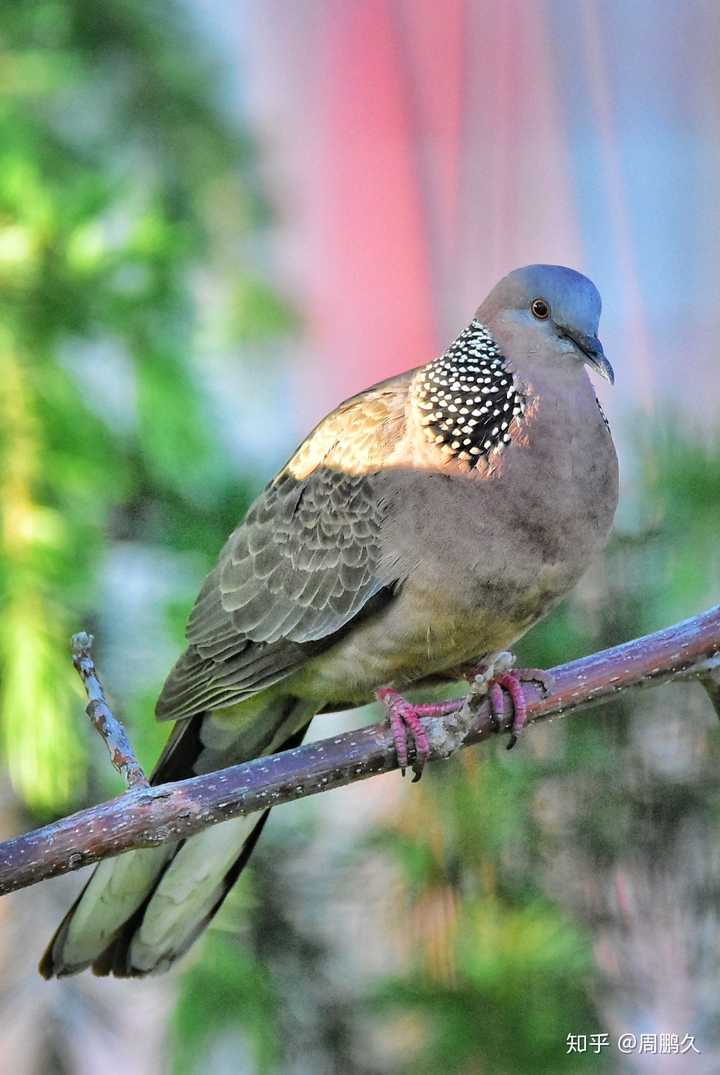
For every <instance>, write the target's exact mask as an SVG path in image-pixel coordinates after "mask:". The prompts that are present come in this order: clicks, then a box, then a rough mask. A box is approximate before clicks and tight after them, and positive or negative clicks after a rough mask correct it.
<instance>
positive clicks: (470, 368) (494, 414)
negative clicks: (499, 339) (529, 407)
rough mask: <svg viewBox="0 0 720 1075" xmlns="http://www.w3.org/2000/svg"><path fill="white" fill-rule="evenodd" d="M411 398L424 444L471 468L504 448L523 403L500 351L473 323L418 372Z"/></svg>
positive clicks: (485, 332) (488, 336)
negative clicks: (428, 442)
mask: <svg viewBox="0 0 720 1075" xmlns="http://www.w3.org/2000/svg"><path fill="white" fill-rule="evenodd" d="M415 399H416V403H417V406H418V407H419V408H420V411H421V412H423V414H422V418H421V422H422V424H423V425H424V426H425V427H426V431H427V434H428V436H429V438H430V440H432V441H433V442H434V443H435V444H437V445H438V446H439V447H441V448H442V447H443V446H444V447H445V449H446V450H447V451H449V453H450V454H451V455H454V456H457V457H458V458H459V459H463V460H466V461H468V462H470V463H471V464H472V465H474V466H477V465H478V463H479V462H480V461H481V460H483V459H487V458H488V457H489V455H490V454H491V452H493V451H498V450H500V449H502V448H503V447H504V445H506V444H509V442H510V440H511V439H512V438H511V434H510V425H511V423H512V421H513V419H518V418H521V417H522V415H523V414H524V412H525V402H526V401H525V399H524V397H523V396H522V395H521V393H520V391H519V389H518V385H517V382H516V380H515V376H514V374H513V373H512V371H511V370H510V369H509V367H508V364H507V362H506V360H505V357H504V356H503V354H502V352H501V351H500V348H499V347H498V345H497V344H496V343H495V340H494V339H493V338H492V336H491V335H490V333H489V332H488V330H487V329H486V328H485V326H484V325H482V324H481V323H480V322H479V321H475V320H473V321H471V322H470V324H469V325H468V327H467V328H466V329H463V331H462V332H461V333H460V335H459V336H458V337H457V339H456V340H455V341H454V342H453V343H451V344H450V347H449V348H448V349H447V351H446V352H445V354H443V355H441V356H440V358H436V359H435V361H434V362H430V363H429V364H428V365H427V366H424V367H423V368H422V369H421V370H420V371H419V373H418V374H417V377H416V380H415Z"/></svg>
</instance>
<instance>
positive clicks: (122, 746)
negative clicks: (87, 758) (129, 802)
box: [72, 631, 149, 789]
mask: <svg viewBox="0 0 720 1075" xmlns="http://www.w3.org/2000/svg"><path fill="white" fill-rule="evenodd" d="M92 644H93V636H92V635H89V634H87V633H86V632H85V631H81V632H80V633H79V634H77V635H73V636H72V653H73V665H74V666H75V669H76V670H77V673H78V675H79V676H80V678H81V679H82V681H83V683H84V684H85V690H86V691H87V696H88V698H89V702H88V704H87V705H86V707H85V712H86V713H87V715H88V717H89V718H90V723H91V724H92V726H93V728H94V729H95V731H96V732H97V733H98V735H100V736H101V737H102V738H103V740H104V741H105V746H106V747H107V748H108V753H109V754H110V760H111V762H112V763H113V765H114V766H115V768H116V769H117V771H118V772H119V773H120V775H121V776H122V777H123V778H124V780H125V783H126V784H127V786H128V787H129V788H131V789H132V788H147V787H149V783H148V779H147V777H146V776H145V773H144V772H143V769H142V766H141V765H140V762H139V761H138V760H137V758H136V757H135V751H134V750H133V748H132V746H131V744H130V740H129V739H128V737H127V733H126V732H125V729H124V728H123V726H122V724H120V722H119V721H118V720H117V718H116V717H115V716H114V715H113V713H112V710H111V709H110V706H109V705H108V704H107V699H106V698H105V691H104V690H103V685H102V683H101V682H100V677H99V676H98V673H97V669H96V667H95V661H94V660H93V657H92Z"/></svg>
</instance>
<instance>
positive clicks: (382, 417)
mask: <svg viewBox="0 0 720 1075" xmlns="http://www.w3.org/2000/svg"><path fill="white" fill-rule="evenodd" d="M397 397H398V390H397V388H394V390H392V391H391V390H389V389H385V388H383V389H382V390H377V391H375V392H373V393H371V394H370V395H369V396H366V397H359V398H357V399H355V400H353V401H349V403H347V404H344V405H343V407H341V408H338V410H337V411H336V412H334V414H333V415H331V416H330V417H329V418H328V419H326V420H325V422H323V423H321V424H320V426H318V428H317V430H315V432H314V433H313V434H311V436H310V437H309V438H308V440H307V441H306V442H305V443H304V444H303V446H302V447H301V448H300V450H299V451H298V453H297V454H296V455H295V456H294V457H293V459H292V460H291V461H290V463H289V464H288V466H287V467H286V468H285V469H284V470H283V471H282V472H281V473H280V475H279V476H278V477H277V478H276V479H275V481H274V482H272V483H271V484H270V485H269V486H267V488H266V489H265V490H264V491H263V493H262V494H261V495H260V497H259V498H258V499H257V500H256V501H255V503H254V505H253V506H252V508H251V509H250V511H249V512H248V515H247V517H246V519H245V520H244V522H243V523H241V525H240V526H239V527H238V528H237V530H235V531H234V533H233V534H232V535H231V537H230V539H229V540H228V542H227V543H226V545H225V548H224V549H223V551H222V553H221V554H220V559H219V561H218V564H217V566H216V567H215V569H214V570H213V571H212V572H211V573H210V575H209V576H208V578H207V579H206V581H205V584H204V586H203V588H202V590H201V591H200V594H199V596H198V599H197V602H196V604H195V607H194V608H193V611H192V614H191V616H190V621H189V624H188V629H187V638H188V643H189V646H188V650H187V651H186V653H185V654H184V655H183V656H182V657H181V658H180V660H179V661H178V663H177V664H176V665H175V667H174V668H173V670H172V672H171V673H170V676H169V677H168V680H167V683H166V684H165V687H164V688H163V692H162V694H161V696H160V699H159V701H158V705H157V714H158V716H159V717H160V718H161V719H171V718H172V719H178V718H180V717H185V716H190V715H192V714H194V713H199V712H202V711H203V710H206V709H210V708H221V707H223V706H228V705H233V704H235V703H236V702H239V701H241V700H242V699H244V698H247V697H249V696H250V695H251V694H254V693H256V692H257V691H259V690H262V689H263V688H265V687H268V686H271V685H272V684H273V683H276V682H278V681H279V680H281V679H283V678H285V677H286V676H287V675H289V674H290V673H291V672H292V671H294V670H295V669H296V668H298V667H299V666H300V665H301V664H302V663H303V662H304V661H305V660H306V659H307V657H308V655H309V654H310V653H316V652H318V651H319V650H321V649H324V648H326V647H327V646H329V645H330V644H331V642H332V639H333V637H334V636H335V635H336V634H337V632H339V631H340V630H342V628H343V627H345V626H346V625H347V624H348V623H349V622H350V621H351V620H352V619H353V618H354V617H355V616H356V615H357V614H358V612H360V610H361V609H362V608H363V607H364V606H365V605H366V604H367V602H368V601H370V600H371V599H372V598H373V597H374V596H375V595H376V594H378V593H379V592H380V591H381V590H382V589H383V588H384V587H386V586H388V585H390V584H391V583H392V582H393V581H394V580H393V579H391V578H381V577H380V575H379V573H378V564H379V557H380V540H379V536H380V528H381V526H382V521H383V517H384V513H385V510H386V505H385V504H384V503H383V502H382V501H381V500H380V499H379V498H378V497H377V495H376V494H375V488H374V482H373V472H372V469H370V468H371V467H372V466H375V468H376V469H377V463H379V458H380V453H381V451H382V450H383V449H384V450H385V451H387V447H388V438H392V439H393V440H394V439H395V438H396V437H397V434H398V429H399V425H400V416H401V414H402V410H401V405H400V403H399V402H398V399H397ZM373 434H374V435H373ZM361 449H363V450H364V452H363V454H364V455H365V458H366V460H367V466H368V469H367V470H365V472H364V473H363V472H359V471H361V470H362V468H361V467H360V465H359V459H360V454H361ZM343 458H345V459H347V461H348V469H350V470H351V471H352V473H347V472H346V471H345V470H344V469H343V466H342V461H343ZM376 460H377V463H376Z"/></svg>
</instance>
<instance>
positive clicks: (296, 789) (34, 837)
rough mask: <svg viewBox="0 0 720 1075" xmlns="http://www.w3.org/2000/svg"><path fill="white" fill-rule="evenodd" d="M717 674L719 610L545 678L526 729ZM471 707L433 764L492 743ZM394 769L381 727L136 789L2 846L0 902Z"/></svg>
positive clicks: (436, 735) (444, 722) (442, 737)
mask: <svg viewBox="0 0 720 1075" xmlns="http://www.w3.org/2000/svg"><path fill="white" fill-rule="evenodd" d="M719 669H720V605H719V606H716V607H715V608H712V609H709V610H708V611H707V612H704V613H702V615H700V616H696V617H694V618H693V619H690V620H686V621H684V622H683V623H679V624H675V625H674V626H673V627H669V628H667V629H666V630H664V631H658V632H656V633H655V634H651V635H646V636H644V637H643V638H639V639H636V640H635V641H633V642H627V643H625V644H624V645H621V646H616V647H614V648H613V649H608V650H604V651H603V652H601V653H596V654H593V655H592V656H591V657H584V658H582V659H581V660H578V661H571V662H570V663H569V664H564V665H560V666H559V667H558V668H554V669H552V675H553V677H554V681H555V682H554V689H553V691H552V693H551V694H550V695H549V696H548V697H541V694H540V691H539V690H533V688H532V687H528V688H527V693H528V696H529V705H528V720H529V721H536V720H546V719H548V718H549V717H552V716H553V715H556V714H558V715H559V714H563V715H564V714H566V713H569V712H570V711H572V710H579V709H582V708H586V707H588V706H592V705H597V704H598V703H599V702H603V701H607V700H608V699H610V698H612V697H615V696H617V695H618V694H620V693H621V692H622V691H626V690H630V689H636V688H639V687H649V686H658V685H660V684H661V683H667V682H669V681H671V680H686V679H689V678H693V677H694V678H700V677H704V678H707V677H708V676H709V675H711V674H713V675H714V674H715V673H716V672H717V671H718V670H719ZM468 708H469V707H468V706H463V707H462V708H461V709H460V711H459V713H458V714H457V715H455V716H454V717H451V718H450V719H448V718H447V717H442V718H433V719H430V720H428V721H426V727H427V729H428V736H429V739H430V745H431V758H435V759H437V758H441V757H445V756H447V754H448V753H449V752H450V748H451V747H452V746H453V742H452V741H451V740H453V739H457V738H458V736H462V735H463V734H464V731H465V727H466V722H467V721H468V720H470V719H472V721H474V723H473V724H472V727H471V729H470V732H469V734H468V735H467V738H466V739H465V743H464V745H466V746H467V745H469V744H471V743H477V742H480V741H481V740H484V739H487V738H489V737H490V736H491V735H492V734H493V731H494V725H493V721H492V718H491V716H490V713H489V710H488V706H487V703H483V704H481V705H480V706H479V708H478V710H477V713H474V714H472V715H471V717H470V716H469V715H468V713H467V710H468ZM508 710H509V706H508ZM508 716H509V713H508V714H507V715H506V717H508ZM506 724H507V719H506ZM453 725H454V728H453ZM521 749H522V748H521ZM396 768H397V758H396V756H395V749H394V746H393V740H392V736H391V734H390V731H389V729H388V727H387V725H386V724H373V725H372V726H371V727H367V728H361V729H359V730H358V731H353V732H346V733H344V734H343V735H338V736H336V737H335V738H332V739H325V740H323V741H322V742H318V743H310V744H308V745H307V746H302V747H297V748H296V749H294V750H287V751H283V752H282V753H280V754H274V755H272V756H270V757H262V758H256V759H255V760H254V761H251V762H246V763H245V764H243V765H235V766H232V767H230V768H228V769H223V770H222V771H220V772H215V773H207V774H205V775H203V776H197V777H193V778H192V779H190V780H182V781H178V782H176V783H172V784H165V785H161V786H160V787H153V788H135V789H134V790H132V791H129V792H127V793H126V794H125V795H122V796H120V798H117V799H113V800H111V801H110V802H105V803H101V804H100V805H98V806H94V807H91V808H90V809H88V810H82V811H80V813H77V814H74V815H72V816H71V817H66V818H62V819H61V820H60V821H57V822H55V823H54V824H52V825H47V826H45V828H42V829H37V830H35V831H34V832H30V833H27V834H26V835H24V836H18V837H16V838H15V839H14V840H8V841H7V842H6V843H4V844H0V894H4V893H7V892H11V891H13V890H14V889H18V888H24V887H26V886H28V885H32V884H36V883H37V882H38V881H43V880H45V879H46V878H48V877H55V876H56V875H57V874H61V873H66V872H68V871H69V870H76V869H79V868H80V867H81V866H85V865H87V864H88V863H91V862H97V861H98V860H99V859H102V858H108V857H110V856H112V855H118V854H120V853H121V852H123V851H128V850H130V849H131V848H136V847H148V846H154V845H157V844H161V843H164V842H166V841H168V840H178V839H182V838H183V837H186V836H191V835H192V834H193V833H196V832H199V831H200V830H201V829H204V828H206V827H207V826H209V825H214V824H217V823H218V822H220V821H226V820H228V819H229V818H232V817H237V816H238V815H241V814H250V813H253V812H254V811H257V810H264V809H266V808H267V807H268V806H277V805H278V804H280V803H284V802H290V801H291V800H294V799H301V798H303V797H304V796H306V795H315V794H317V793H318V792H323V791H328V790H330V788H336V787H340V786H342V785H344V784H350V783H352V782H353V781H356V780H364V779H366V778H367V777H370V776H374V775H375V774H377V773H384V772H389V771H390V770H391V769H396Z"/></svg>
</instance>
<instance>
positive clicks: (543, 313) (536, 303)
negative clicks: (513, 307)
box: [530, 299, 550, 321]
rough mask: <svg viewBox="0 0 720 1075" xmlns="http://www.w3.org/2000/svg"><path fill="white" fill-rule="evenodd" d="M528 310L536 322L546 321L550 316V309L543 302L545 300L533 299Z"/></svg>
mask: <svg viewBox="0 0 720 1075" xmlns="http://www.w3.org/2000/svg"><path fill="white" fill-rule="evenodd" d="M530 310H531V312H532V315H533V317H537V319H538V321H547V319H548V317H549V316H550V307H549V306H548V304H547V303H546V302H545V299H533V300H532V302H531V303H530Z"/></svg>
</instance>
